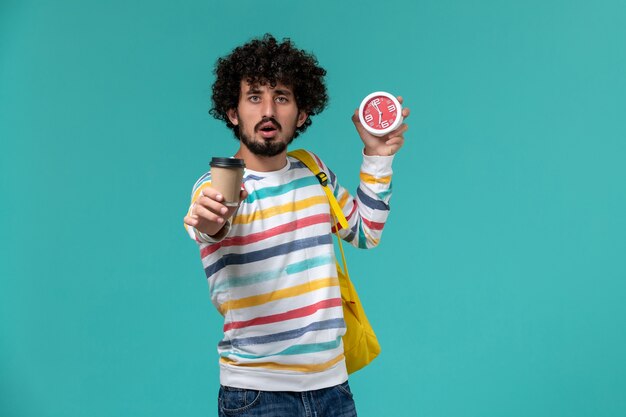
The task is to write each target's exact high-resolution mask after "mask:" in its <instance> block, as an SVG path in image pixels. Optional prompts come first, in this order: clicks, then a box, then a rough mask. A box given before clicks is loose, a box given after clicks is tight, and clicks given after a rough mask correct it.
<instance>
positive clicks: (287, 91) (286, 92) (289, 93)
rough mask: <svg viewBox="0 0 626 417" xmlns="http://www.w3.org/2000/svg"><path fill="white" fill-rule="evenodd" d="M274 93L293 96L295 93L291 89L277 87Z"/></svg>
mask: <svg viewBox="0 0 626 417" xmlns="http://www.w3.org/2000/svg"><path fill="white" fill-rule="evenodd" d="M274 93H276V94H278V95H281V96H291V95H293V93H292V92H291V90H283V89H280V88H279V89H277V90H274Z"/></svg>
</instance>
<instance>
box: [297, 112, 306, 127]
mask: <svg viewBox="0 0 626 417" xmlns="http://www.w3.org/2000/svg"><path fill="white" fill-rule="evenodd" d="M308 117H309V115H308V114H307V113H306V112H304V111H300V112H299V113H298V121H297V123H296V125H297V126H298V127H301V126H302V125H303V124H304V122H306V119H307V118H308Z"/></svg>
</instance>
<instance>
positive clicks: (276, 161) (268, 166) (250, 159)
mask: <svg viewBox="0 0 626 417" xmlns="http://www.w3.org/2000/svg"><path fill="white" fill-rule="evenodd" d="M235 157H236V158H240V159H243V160H244V162H245V163H246V168H248V169H251V170H252V171H259V172H271V171H278V170H279V169H282V168H284V167H285V165H287V151H286V150H285V151H283V152H281V153H279V154H278V155H275V156H259V155H256V154H254V153H252V152H251V151H250V149H248V148H247V147H246V146H245V145H244V144H241V146H239V150H238V151H237V153H236V154H235Z"/></svg>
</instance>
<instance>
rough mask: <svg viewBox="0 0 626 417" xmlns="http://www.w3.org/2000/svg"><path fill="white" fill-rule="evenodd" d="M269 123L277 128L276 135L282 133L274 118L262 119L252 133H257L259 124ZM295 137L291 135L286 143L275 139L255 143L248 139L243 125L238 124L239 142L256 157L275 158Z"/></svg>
mask: <svg viewBox="0 0 626 417" xmlns="http://www.w3.org/2000/svg"><path fill="white" fill-rule="evenodd" d="M268 121H271V122H272V123H274V125H275V126H276V127H277V129H278V131H277V133H280V132H281V131H282V127H281V125H280V124H279V123H278V122H277V121H276V119H274V118H263V120H261V121H260V122H259V123H258V124H257V125H256V126H255V128H254V132H257V131H258V128H259V126H260V125H261V124H263V123H266V122H268ZM294 136H295V135H291V137H290V138H289V139H288V140H286V141H280V140H277V139H276V137H274V138H272V139H262V140H261V141H255V140H254V139H253V138H251V137H249V136H248V135H246V134H245V131H244V126H243V123H241V122H240V123H239V140H241V142H242V143H243V144H244V145H246V147H247V148H248V149H249V150H250V152H252V153H253V154H255V155H258V156H266V157H271V156H276V155H278V154H280V153H282V152H284V151H285V150H286V149H287V146H289V144H290V143H291V142H293V139H294Z"/></svg>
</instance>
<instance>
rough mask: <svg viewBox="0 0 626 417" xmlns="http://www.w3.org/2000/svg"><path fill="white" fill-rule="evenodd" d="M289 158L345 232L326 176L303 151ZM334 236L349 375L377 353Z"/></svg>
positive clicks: (343, 255)
mask: <svg viewBox="0 0 626 417" xmlns="http://www.w3.org/2000/svg"><path fill="white" fill-rule="evenodd" d="M289 155H290V156H292V157H294V158H296V159H298V160H299V161H300V162H302V163H303V164H304V165H306V166H307V168H309V169H310V170H311V172H313V174H314V175H315V176H316V177H317V179H318V180H319V181H320V184H321V185H322V188H323V189H324V192H325V193H326V196H327V197H328V202H329V203H330V208H331V212H332V214H333V217H334V221H335V225H337V223H339V224H340V225H341V227H342V228H344V229H347V228H348V221H347V220H346V217H345V216H344V214H343V211H341V207H340V206H339V203H338V202H337V199H336V198H335V196H334V195H333V193H332V191H331V190H330V188H329V187H328V176H327V175H326V173H325V172H323V171H322V170H321V169H320V167H319V165H318V164H317V162H316V161H315V159H314V158H313V157H311V155H310V154H309V153H308V152H307V151H305V150H303V149H298V150H295V151H291V152H289ZM335 230H337V231H338V230H339V228H338V227H335ZM335 234H336V235H337V239H338V241H339V250H340V252H341V260H342V261H343V270H342V269H341V266H340V265H339V263H338V262H336V265H337V275H338V277H339V285H340V287H341V301H342V305H343V318H344V320H345V322H346V334H345V335H344V336H343V349H344V355H345V357H346V367H347V368H348V373H350V374H351V373H353V372H356V371H358V370H359V369H361V368H363V367H364V366H366V365H367V364H369V363H370V362H371V361H373V360H374V358H376V356H378V354H379V353H380V345H379V344H378V339H377V338H376V334H374V329H372V326H371V325H370V322H369V321H368V320H367V316H365V311H364V310H363V306H362V305H361V301H360V300H359V296H358V295H357V293H356V289H355V288H354V285H353V284H352V281H350V276H349V275H348V266H347V265H346V256H345V254H344V252H343V246H342V245H341V237H340V236H339V233H338V232H336V233H335Z"/></svg>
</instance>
